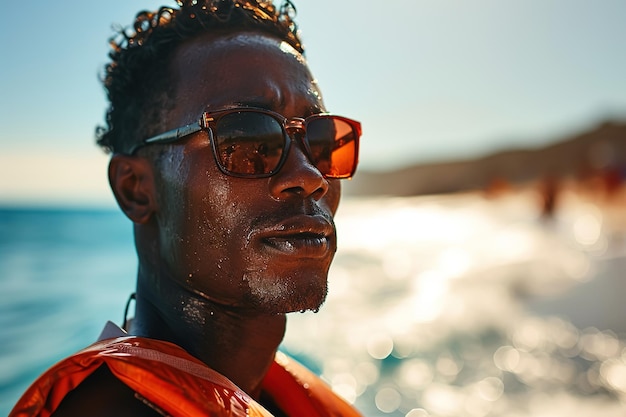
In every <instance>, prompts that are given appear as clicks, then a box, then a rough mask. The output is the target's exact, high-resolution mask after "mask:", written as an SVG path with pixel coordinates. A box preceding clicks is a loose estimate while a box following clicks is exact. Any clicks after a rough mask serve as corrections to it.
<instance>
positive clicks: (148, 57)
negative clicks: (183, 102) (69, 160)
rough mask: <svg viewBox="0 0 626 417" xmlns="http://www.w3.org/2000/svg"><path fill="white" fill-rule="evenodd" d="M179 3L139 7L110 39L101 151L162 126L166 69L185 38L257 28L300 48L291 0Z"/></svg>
mask: <svg viewBox="0 0 626 417" xmlns="http://www.w3.org/2000/svg"><path fill="white" fill-rule="evenodd" d="M176 3H177V4H178V6H179V8H178V9H173V8H169V7H161V8H160V9H159V10H158V11H155V12H150V11H142V12H139V13H138V14H137V16H136V18H135V22H134V25H133V26H132V27H130V28H118V29H117V30H116V32H117V33H116V35H115V36H114V37H112V38H111V39H110V44H111V47H112V51H111V52H110V53H109V57H110V59H111V61H110V62H109V63H108V64H107V65H106V67H105V73H104V75H103V77H102V82H103V85H104V87H105V90H106V93H107V97H108V100H109V107H108V109H107V111H106V126H99V127H97V128H96V139H97V143H98V145H100V146H101V147H102V148H103V149H104V150H105V151H107V152H113V153H128V152H129V149H131V148H132V146H133V145H134V144H135V143H138V142H139V141H140V140H142V139H145V138H146V137H149V136H152V135H155V134H157V133H160V132H162V131H163V130H165V129H164V126H162V120H164V118H163V115H164V114H165V112H166V111H167V110H168V109H171V108H172V107H173V105H174V103H173V102H172V98H171V97H173V94H172V93H173V91H172V90H173V88H174V86H173V83H172V81H171V75H170V71H169V63H170V61H171V57H172V53H173V52H174V50H175V49H176V47H177V46H178V45H180V44H181V43H182V42H183V41H185V40H186V39H189V38H193V37H196V36H198V35H200V34H203V33H207V32H216V33H223V32H238V31H248V30H252V31H260V32H263V33H267V34H270V35H273V36H276V37H278V38H279V39H281V40H283V41H286V42H288V43H289V44H290V45H291V46H292V47H294V48H295V49H296V50H298V51H299V52H300V53H304V49H303V47H302V43H301V41H300V37H299V34H298V28H297V25H296V24H295V22H294V17H295V14H296V9H295V6H294V5H293V3H291V1H289V0H284V2H283V4H282V5H281V6H280V8H277V7H275V6H274V5H273V4H272V1H271V0H265V1H263V0H177V1H176Z"/></svg>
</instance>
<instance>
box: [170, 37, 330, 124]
mask: <svg viewBox="0 0 626 417" xmlns="http://www.w3.org/2000/svg"><path fill="white" fill-rule="evenodd" d="M172 72H173V79H174V82H175V89H174V90H175V92H176V109H175V112H178V113H180V116H183V114H184V113H186V112H191V113H193V117H197V115H198V113H199V112H201V111H203V110H205V109H207V108H208V109H218V108H224V107H229V106H237V105H255V106H260V107H266V108H269V109H272V110H275V111H282V110H285V109H286V108H290V107H294V106H295V107H299V108H300V107H303V106H304V107H307V109H310V111H311V112H314V111H319V110H320V109H321V107H322V104H321V98H320V94H319V90H318V88H317V84H316V82H315V80H314V79H313V77H312V75H311V73H310V71H309V69H308V67H307V64H306V61H305V59H304V57H303V56H302V55H301V54H300V53H299V52H298V51H296V50H295V49H294V48H293V47H291V46H290V45H289V44H288V43H286V42H284V41H281V40H279V39H277V38H274V37H271V36H268V35H265V34H259V33H254V32H250V33H238V34H230V35H218V36H216V35H212V34H211V35H203V36H200V37H198V38H195V39H192V40H189V41H187V42H185V43H183V44H182V45H181V46H180V47H179V48H178V49H177V50H176V51H175V53H174V56H173V60H172Z"/></svg>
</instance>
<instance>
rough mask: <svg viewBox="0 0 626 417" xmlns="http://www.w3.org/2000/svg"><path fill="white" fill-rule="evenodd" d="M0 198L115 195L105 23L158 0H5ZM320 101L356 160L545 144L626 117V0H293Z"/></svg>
mask: <svg viewBox="0 0 626 417" xmlns="http://www.w3.org/2000/svg"><path fill="white" fill-rule="evenodd" d="M2 2H3V3H2V6H3V10H4V16H5V18H4V19H3V24H2V25H0V35H2V39H3V40H4V42H2V43H1V44H0V56H1V57H2V58H1V59H2V64H1V65H0V204H3V203H7V204H55V205H56V204H86V205H92V204H93V205H102V204H105V205H106V204H114V202H113V199H112V197H111V194H110V192H109V190H108V185H107V183H106V165H107V160H108V158H107V156H106V155H105V154H104V153H103V152H102V151H100V150H99V149H98V148H97V147H96V146H95V144H94V129H95V127H96V126H97V125H99V124H102V123H103V117H104V111H105V108H106V101H105V96H104V92H103V89H102V87H101V85H100V83H99V81H98V76H99V74H100V73H101V71H102V68H103V66H104V65H105V64H106V62H107V53H108V43H107V39H108V38H109V36H110V35H111V34H112V25H113V24H121V25H123V26H126V25H128V24H130V23H131V22H132V19H133V17H134V15H135V14H136V12H137V11H139V10H142V9H155V8H157V7H158V6H160V5H162V4H165V5H172V4H174V3H173V2H162V1H155V0H141V1H140V0H134V1H132V2H131V1H128V0H107V1H106V2H104V1H100V2H85V1H79V0H64V1H63V2H51V1H48V0H31V1H24V2H16V1H13V2H8V1H7V0H2ZM294 3H295V5H296V7H297V9H298V18H297V21H298V24H299V27H300V29H301V31H302V38H303V40H304V44H305V47H306V48H307V52H306V54H307V59H308V62H309V65H310V67H311V69H312V71H313V73H314V74H315V76H316V77H317V79H318V80H319V82H320V85H321V87H322V90H323V94H324V98H325V102H326V105H327V108H328V109H329V110H330V111H332V112H334V113H338V114H342V115H345V116H348V117H351V118H355V119H357V120H360V121H361V122H362V124H363V129H364V134H363V138H362V147H361V158H360V161H361V162H360V163H361V168H362V169H367V170H386V169H394V168H399V167H402V166H406V165H408V164H411V163H419V162H431V161H437V160H446V159H451V158H465V157H472V156H478V155H482V154H485V153H488V152H492V151H494V150H500V149H505V148H508V147H512V146H513V147H520V146H524V147H532V146H539V145H542V144H545V143H548V142H550V141H554V140H557V139H559V138H561V137H563V136H564V135H567V134H570V133H575V132H578V131H582V130H585V129H588V128H590V127H593V126H594V125H596V124H598V123H600V122H601V121H603V120H605V119H608V118H613V119H620V120H625V119H626V76H624V74H626V25H624V23H623V22H624V19H626V1H623V0H597V1H593V2H592V1H588V0H509V1H503V0H474V1H467V0H385V1H378V2H364V1H362V0H361V1H359V0H341V1H338V0H315V1H313V0H295V1H294Z"/></svg>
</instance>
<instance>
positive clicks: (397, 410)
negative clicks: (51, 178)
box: [0, 192, 626, 417]
mask: <svg viewBox="0 0 626 417" xmlns="http://www.w3.org/2000/svg"><path fill="white" fill-rule="evenodd" d="M538 207H539V206H538V203H537V199H536V196H535V195H534V194H532V193H530V192H520V193H513V194H509V195H505V196H501V197H499V198H496V199H487V198H485V197H484V196H482V195H479V194H459V195H448V196H438V197H416V198H369V199H344V201H343V202H342V206H341V207H340V211H339V213H338V215H337V218H336V221H337V227H338V230H339V248H340V249H339V251H338V253H337V256H336V260H335V262H334V264H333V267H332V269H331V273H330V277H329V279H330V294H329V298H328V300H327V302H326V304H325V305H324V306H323V307H322V309H321V311H320V312H319V313H317V314H314V313H304V314H299V313H298V314H294V315H292V316H290V318H289V324H288V330H287V335H286V338H285V341H284V343H283V346H282V349H283V350H285V351H287V352H288V353H290V354H292V355H294V356H296V357H297V358H298V359H300V360H302V361H303V362H305V363H306V364H307V365H308V366H310V367H311V368H312V369H314V370H315V371H316V372H318V373H320V374H321V375H322V377H323V378H324V379H325V380H326V381H327V382H328V383H329V384H330V385H331V386H332V387H333V389H334V390H336V391H337V392H338V393H340V394H341V395H342V396H344V397H345V398H346V399H347V400H349V401H351V402H353V403H354V404H355V405H356V406H357V407H358V408H359V409H360V410H362V411H363V413H364V414H365V415H366V416H369V417H373V416H393V417H396V416H398V417H400V416H402V417H428V416H432V417H446V416H468V417H485V416H510V417H526V416H528V417H531V416H532V417H543V416H551V417H560V416H570V415H576V416H583V417H584V416H599V415H601V416H603V417H613V416H622V417H623V416H624V415H626V303H625V302H624V295H625V294H626V280H625V279H624V271H626V214H625V213H626V199H621V200H616V201H612V202H606V201H603V202H602V204H600V203H598V202H597V201H596V200H594V199H593V198H589V197H588V196H586V197H585V196H581V195H579V194H576V193H568V194H565V195H564V196H562V198H561V200H560V204H559V207H558V210H557V214H556V215H555V217H554V218H550V219H546V218H542V217H541V216H540V215H539V211H538ZM135 270H136V260H135V254H134V245H133V242H132V229H131V225H130V223H129V221H128V220H126V219H125V218H124V217H123V215H122V214H120V213H119V212H118V211H116V210H71V209H65V210H44V209H19V210H17V209H0V324H1V325H2V330H1V331H0V415H2V414H4V415H6V414H8V412H9V410H10V408H11V406H12V405H13V403H14V402H15V401H16V400H17V398H18V397H19V395H20V394H21V393H22V392H23V390H24V389H25V388H26V387H27V386H28V384H29V383H30V382H31V381H32V380H33V379H34V378H35V377H36V376H37V375H39V373H41V372H42V371H43V370H45V369H46V368H48V367H49V366H50V365H52V364H53V363H54V362H56V361H57V360H59V359H61V358H63V357H64V356H66V355H68V354H70V353H72V352H74V351H76V350H78V349H80V348H82V347H84V346H86V345H87V344H89V343H91V342H92V341H93V340H95V338H96V337H97V335H98V334H99V332H100V330H101V328H102V326H103V324H104V322H105V321H106V320H113V321H114V322H117V323H120V322H121V320H122V315H123V310H124V306H125V303H126V299H127V297H128V295H129V294H130V293H131V292H132V291H133V286H134V277H135Z"/></svg>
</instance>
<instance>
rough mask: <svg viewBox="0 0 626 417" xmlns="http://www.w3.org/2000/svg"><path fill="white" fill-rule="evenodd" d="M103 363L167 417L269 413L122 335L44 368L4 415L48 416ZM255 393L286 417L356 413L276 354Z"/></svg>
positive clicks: (190, 360) (182, 362)
mask: <svg viewBox="0 0 626 417" xmlns="http://www.w3.org/2000/svg"><path fill="white" fill-rule="evenodd" d="M103 364H106V366H108V368H109V369H110V370H111V372H112V373H113V375H115V377H116V378H118V379H119V380H120V381H122V382H123V383H124V384H126V385H127V386H128V387H130V388H131V389H133V390H134V391H135V392H137V393H138V394H139V395H141V396H142V397H143V398H145V399H146V400H147V401H149V402H150V403H151V404H152V405H155V406H156V407H158V408H159V409H160V410H162V411H163V412H165V413H167V414H168V415H170V416H172V417H179V416H180V417H183V416H184V417H199V416H215V417H222V416H224V417H226V416H229V417H230V416H237V417H239V416H241V417H244V416H249V417H271V416H272V415H271V414H270V413H269V412H268V411H267V410H266V409H265V408H263V407H262V406H261V405H260V404H258V403H257V402H256V401H254V400H253V399H252V398H251V397H250V396H248V395H247V394H246V393H245V392H243V391H242V390H241V389H239V388H238V387H237V386H235V384H233V383H232V382H231V381H230V380H228V379H227V378H226V377H225V376H223V375H221V374H219V373H218V372H216V371H214V370H212V369H211V368H209V367H207V366H206V365H205V364H204V363H202V362H201V361H200V360H198V359H196V358H194V357H193V356H191V355H189V354H188V353H187V352H186V351H184V350H183V349H182V348H180V347H179V346H176V345H174V344H172V343H168V342H163V341H160V340H154V339H147V338H142V337H134V336H127V337H118V338H114V339H108V340H103V341H100V342H96V343H94V344H93V345H91V346H89V347H87V348H86V349H83V350H82V351H80V352H78V353H76V354H75V355H73V356H70V357H69V358H67V359H65V360H63V361H61V362H59V363H58V364H56V365H55V366H53V367H52V368H50V369H49V370H48V371H46V372H45V373H44V374H43V375H42V376H40V377H39V378H38V379H37V380H36V381H35V382H34V383H33V385H31V387H30V388H29V389H28V390H27V391H26V392H25V393H24V395H23V396H22V398H21V399H20V400H19V401H18V403H17V404H16V405H15V407H14V408H13V410H12V411H11V413H10V414H9V417H27V416H28V417H33V416H41V417H48V416H50V415H51V414H52V413H53V412H54V410H56V409H57V407H58V406H59V404H61V401H62V400H63V398H65V396H66V395H67V393H69V392H70V391H71V390H72V389H74V388H76V387H77V386H78V385H79V384H80V383H81V382H82V381H84V380H85V378H87V377H88V376H89V375H91V374H92V373H93V372H94V371H95V370H96V369H98V368H99V367H100V366H102V365H103ZM262 390H263V391H264V392H265V393H266V394H267V395H268V396H269V397H270V398H272V400H273V401H274V402H275V404H276V405H277V406H278V407H279V408H280V409H281V410H283V411H284V412H285V413H286V414H287V415H289V416H299V417H300V416H306V417H340V416H341V417H360V416H361V415H360V414H359V413H358V412H357V411H356V410H355V409H354V408H353V407H352V406H350V405H349V404H348V403H346V402H345V401H344V400H342V399H341V398H339V397H338V396H337V395H335V394H334V393H333V392H332V391H331V390H330V388H329V387H328V386H327V385H326V384H325V383H324V382H322V381H321V380H320V379H319V378H318V377H317V376H315V375H314V374H313V373H312V372H310V371H309V370H307V369H306V368H305V367H303V366H302V365H300V364H298V363H297V362H295V361H294V360H292V359H290V358H288V357H287V356H286V355H284V354H282V353H280V352H279V353H278V354H277V355H276V358H275V361H274V363H273V364H272V366H271V367H270V370H269V371H268V373H267V375H266V376H265V378H264V380H263V383H262Z"/></svg>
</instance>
